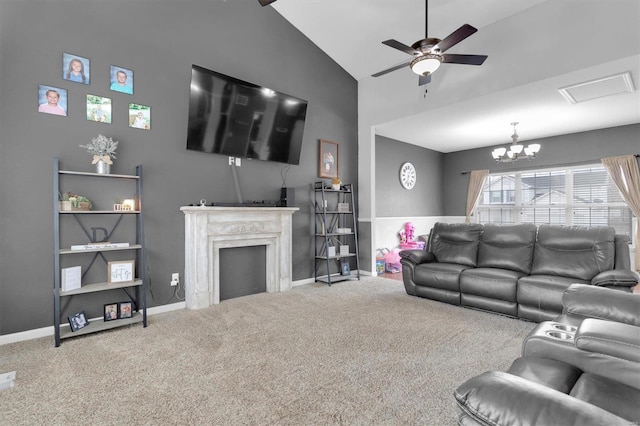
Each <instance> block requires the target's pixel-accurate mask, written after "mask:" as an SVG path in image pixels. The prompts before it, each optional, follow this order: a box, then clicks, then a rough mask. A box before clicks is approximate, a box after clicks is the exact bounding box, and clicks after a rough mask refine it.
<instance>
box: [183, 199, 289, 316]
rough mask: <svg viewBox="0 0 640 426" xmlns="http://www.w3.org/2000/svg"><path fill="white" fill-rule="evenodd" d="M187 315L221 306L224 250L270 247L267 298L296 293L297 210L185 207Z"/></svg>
mask: <svg viewBox="0 0 640 426" xmlns="http://www.w3.org/2000/svg"><path fill="white" fill-rule="evenodd" d="M180 210H181V211H182V212H183V213H184V215H185V274H184V276H185V280H184V281H185V299H186V305H187V309H201V308H206V307H208V306H211V305H215V304H218V303H220V250H221V249H225V248H232V247H247V246H259V245H264V246H265V247H266V271H265V272H266V287H267V292H269V293H272V292H279V291H286V290H290V289H291V249H292V247H291V246H292V238H291V224H292V217H293V213H295V212H296V211H298V210H299V209H298V208H297V207H205V206H184V207H181V208H180Z"/></svg>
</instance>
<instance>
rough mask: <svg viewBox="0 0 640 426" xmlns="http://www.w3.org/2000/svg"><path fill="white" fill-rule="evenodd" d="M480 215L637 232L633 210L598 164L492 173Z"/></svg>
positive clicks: (499, 219) (493, 219)
mask: <svg viewBox="0 0 640 426" xmlns="http://www.w3.org/2000/svg"><path fill="white" fill-rule="evenodd" d="M475 217H476V220H477V221H478V222H479V223H505V224H506V223H535V224H536V225H540V224H544V223H549V224H557V225H584V226H598V225H608V226H612V227H614V228H615V230H616V233H618V234H626V235H629V236H631V233H632V215H631V210H630V209H629V208H628V207H627V205H626V204H625V202H624V200H623V199H622V197H621V196H620V192H619V191H618V189H617V188H616V186H615V185H614V183H613V181H612V180H611V179H610V178H609V175H608V173H607V171H606V170H605V168H604V167H603V166H601V165H597V164H594V165H589V166H578V167H571V168H562V169H544V170H533V171H526V172H511V173H493V174H490V175H489V176H488V177H487V182H486V183H485V185H484V187H483V189H482V194H481V195H480V200H479V202H478V207H477V208H476V211H475Z"/></svg>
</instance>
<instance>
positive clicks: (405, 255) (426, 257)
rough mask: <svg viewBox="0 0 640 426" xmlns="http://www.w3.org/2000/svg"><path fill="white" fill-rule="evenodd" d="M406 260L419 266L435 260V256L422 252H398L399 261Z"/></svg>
mask: <svg viewBox="0 0 640 426" xmlns="http://www.w3.org/2000/svg"><path fill="white" fill-rule="evenodd" d="M403 260H408V261H409V262H411V263H413V264H415V265H419V264H421V263H429V262H433V261H435V260H436V256H435V255H434V254H433V253H431V252H428V251H424V250H403V251H401V252H400V261H401V262H402V261H403Z"/></svg>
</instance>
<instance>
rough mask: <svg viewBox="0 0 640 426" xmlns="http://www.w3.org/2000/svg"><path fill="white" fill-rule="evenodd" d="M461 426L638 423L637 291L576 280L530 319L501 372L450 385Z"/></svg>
mask: <svg viewBox="0 0 640 426" xmlns="http://www.w3.org/2000/svg"><path fill="white" fill-rule="evenodd" d="M454 396H455V398H456V402H457V405H458V419H459V420H458V423H459V424H461V425H492V426H498V425H516V424H527V425H545V426H546V425H581V426H584V425H625V426H629V425H630V424H640V294H630V293H623V292H618V291H614V290H611V289H607V288H600V287H594V286H589V285H583V284H573V285H571V286H570V287H569V288H568V289H567V290H566V291H565V293H564V294H563V312H562V314H561V315H560V316H558V317H557V318H556V319H555V320H554V321H545V322H542V323H540V324H538V325H537V326H536V327H535V328H534V330H533V331H532V332H531V333H530V334H529V336H528V337H527V338H526V339H525V341H524V343H523V349H522V357H520V358H518V359H516V360H515V361H514V362H513V364H512V365H511V367H510V368H509V370H508V371H507V372H498V371H489V372H486V373H483V374H481V375H479V376H476V377H473V378H471V379H469V380H467V381H466V382H465V383H463V384H462V385H460V386H459V387H458V388H457V389H456V390H455V392H454Z"/></svg>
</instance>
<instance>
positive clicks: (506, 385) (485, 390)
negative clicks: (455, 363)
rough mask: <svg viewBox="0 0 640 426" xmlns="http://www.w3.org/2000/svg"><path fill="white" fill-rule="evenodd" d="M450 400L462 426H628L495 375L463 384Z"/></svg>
mask: <svg viewBox="0 0 640 426" xmlns="http://www.w3.org/2000/svg"><path fill="white" fill-rule="evenodd" d="M454 396H455V398H456V403H457V404H458V409H459V410H460V419H461V420H462V421H463V423H461V424H463V425H473V424H477V425H492V426H502V425H515V424H531V425H533V424H535V425H576V426H577V425H625V426H628V425H629V421H628V420H625V419H623V418H621V417H618V416H616V415H615V414H612V413H610V412H608V411H605V410H603V409H602V408H599V407H596V406H595V405H592V404H589V403H588V402H585V401H582V400H580V399H577V398H574V397H572V396H569V395H567V394H565V393H562V392H559V391H557V390H555V389H551V388H548V387H546V386H544V385H541V384H538V383H534V382H532V381H529V380H526V379H523V378H521V377H518V376H514V375H512V374H508V373H503V372H499V371H488V372H486V373H482V374H480V375H479V376H476V377H473V378H471V379H469V380H467V381H466V382H465V383H463V384H462V385H460V386H459V387H458V388H457V389H456V390H455V392H454ZM471 420H473V421H471Z"/></svg>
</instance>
